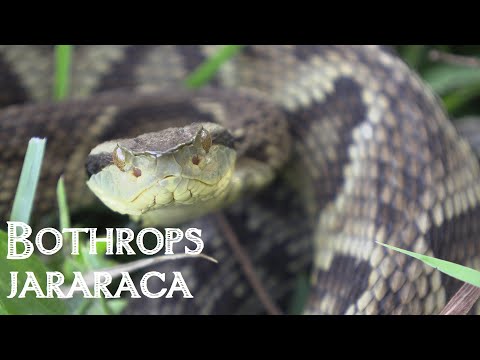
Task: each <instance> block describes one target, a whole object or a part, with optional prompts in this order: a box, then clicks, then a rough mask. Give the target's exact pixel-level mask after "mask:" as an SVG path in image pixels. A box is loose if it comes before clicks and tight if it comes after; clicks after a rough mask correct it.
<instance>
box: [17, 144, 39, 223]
mask: <svg viewBox="0 0 480 360" xmlns="http://www.w3.org/2000/svg"><path fill="white" fill-rule="evenodd" d="M46 142H47V140H46V139H38V138H32V139H30V141H29V143H28V148H27V153H26V154H25V160H24V162H23V167H22V173H21V175H20V180H19V182H18V187H17V192H16V194H15V199H14V200H13V207H12V214H11V216H10V219H11V220H12V221H23V222H24V223H29V222H30V215H31V213H32V207H33V200H34V197H35V191H36V189H37V185H38V179H39V177H40V170H41V167H42V161H43V154H44V152H45V144H46Z"/></svg>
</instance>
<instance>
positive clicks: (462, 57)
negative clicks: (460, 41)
mask: <svg viewBox="0 0 480 360" xmlns="http://www.w3.org/2000/svg"><path fill="white" fill-rule="evenodd" d="M394 48H395V49H396V50H397V52H398V54H399V55H400V56H401V57H402V58H403V59H404V60H405V61H406V62H407V63H408V64H409V65H410V66H411V67H412V68H413V69H414V70H416V71H417V72H418V73H419V74H420V76H421V77H422V78H423V79H424V80H425V81H426V82H427V83H428V84H429V85H430V86H431V87H432V88H433V90H434V91H435V92H436V93H437V94H438V95H439V96H440V97H441V98H442V99H443V101H444V103H445V107H446V109H447V111H448V112H449V113H450V115H451V117H452V118H459V117H464V116H472V115H473V116H480V45H394Z"/></svg>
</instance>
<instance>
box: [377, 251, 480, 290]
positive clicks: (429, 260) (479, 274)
mask: <svg viewBox="0 0 480 360" xmlns="http://www.w3.org/2000/svg"><path fill="white" fill-rule="evenodd" d="M377 244H380V245H382V246H385V247H386V248H389V249H392V250H395V251H398V252H400V253H402V254H405V255H408V256H411V257H413V258H415V259H418V260H420V261H422V262H424V263H425V264H427V265H429V266H431V267H433V268H435V269H438V270H439V271H441V272H443V273H444V274H447V275H449V276H451V277H454V278H455V279H458V280H461V281H463V282H466V283H469V284H472V285H474V286H477V287H480V271H477V270H474V269H470V268H468V267H466V266H462V265H458V264H455V263H452V262H449V261H445V260H440V259H436V258H434V257H431V256H426V255H421V254H417V253H414V252H412V251H407V250H403V249H399V248H397V247H394V246H391V245H387V244H382V243H379V242H378V241H377Z"/></svg>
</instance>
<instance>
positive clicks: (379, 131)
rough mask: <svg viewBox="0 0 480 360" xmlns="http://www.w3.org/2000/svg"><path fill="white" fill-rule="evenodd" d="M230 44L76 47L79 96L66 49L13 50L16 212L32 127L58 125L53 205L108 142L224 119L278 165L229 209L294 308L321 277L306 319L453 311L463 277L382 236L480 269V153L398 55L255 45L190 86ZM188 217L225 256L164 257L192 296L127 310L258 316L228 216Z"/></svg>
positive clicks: (2, 208)
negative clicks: (61, 69)
mask: <svg viewBox="0 0 480 360" xmlns="http://www.w3.org/2000/svg"><path fill="white" fill-rule="evenodd" d="M216 49H217V48H216V47H214V46H132V47H129V46H124V47H123V46H99V47H96V46H85V47H82V46H79V47H76V48H75V62H74V67H73V71H72V74H73V78H72V91H73V93H72V96H73V97H74V98H78V100H72V101H69V102H65V103H61V104H49V103H45V100H47V99H48V98H50V93H49V89H50V88H51V86H50V79H49V76H50V74H51V70H52V68H53V65H52V62H51V50H52V49H51V48H49V47H45V48H43V47H28V46H26V47H20V46H19V47H11V46H6V47H0V79H1V80H2V82H1V83H2V86H3V88H2V90H1V91H0V104H1V105H2V106H6V105H11V104H17V105H13V106H8V107H6V108H5V109H3V110H1V111H0V150H1V152H0V159H1V161H0V171H1V173H2V174H4V176H3V177H2V179H1V191H0V214H1V215H2V218H4V219H6V218H7V216H8V211H9V209H10V206H11V202H12V199H13V194H14V192H15V187H16V183H17V180H18V176H19V172H20V168H21V162H22V160H23V156H24V151H25V148H26V143H27V141H28V139H29V138H30V137H31V136H47V137H48V145H47V155H46V158H45V163H44V167H43V173H42V179H41V184H40V185H39V189H41V191H39V195H38V199H37V203H36V208H35V211H38V213H46V212H49V211H51V210H52V203H53V201H52V199H54V195H55V193H54V191H55V186H54V184H55V183H56V181H57V179H58V177H59V175H60V174H61V173H65V176H66V180H67V188H68V189H70V190H71V191H70V193H69V196H70V202H71V203H72V204H73V205H75V206H76V207H77V208H81V207H86V206H88V205H89V204H91V203H92V202H93V201H94V197H93V196H92V194H91V193H89V191H88V189H87V188H86V186H85V181H86V175H85V172H84V166H83V164H84V162H85V159H86V157H87V155H88V153H89V152H90V150H91V149H92V148H93V147H94V146H96V145H97V144H99V143H102V142H104V141H107V140H111V139H115V138H119V137H134V136H138V135H140V134H142V133H146V132H154V131H159V130H161V129H165V128H169V127H173V126H175V127H178V126H184V125H187V124H190V123H192V122H205V121H207V122H216V123H219V124H220V125H222V126H224V127H225V128H227V129H229V130H230V132H231V133H232V134H233V135H234V137H235V141H236V147H237V151H238V152H239V157H240V159H243V160H242V161H244V160H245V159H246V162H245V163H246V164H249V165H252V164H253V165H257V166H258V165H262V164H268V168H269V169H271V170H272V174H274V179H273V178H272V179H268V181H265V182H264V183H262V184H261V185H258V186H257V185H255V184H257V183H256V182H255V181H254V182H253V184H254V186H250V188H249V187H248V186H247V188H248V189H250V190H252V194H251V196H242V197H241V199H240V200H239V201H237V202H235V203H234V204H233V205H232V206H230V207H229V208H228V209H227V210H226V211H225V213H226V216H227V219H228V220H229V222H230V223H231V225H232V227H233V229H234V230H235V231H236V233H237V235H238V237H239V238H240V240H241V241H242V244H243V246H244V247H245V248H246V249H247V251H248V253H249V254H250V255H251V257H252V261H253V263H254V265H255V267H256V270H257V272H258V274H259V276H260V278H261V280H262V282H263V283H264V285H265V287H266V288H267V291H268V292H269V293H270V294H271V295H272V296H273V297H274V299H276V300H277V301H278V302H279V303H280V304H281V305H282V307H284V308H285V306H286V303H287V301H288V299H289V297H290V296H291V293H292V288H293V287H294V284H295V282H296V279H297V276H298V274H300V273H307V272H309V273H311V292H310V296H309V300H308V304H307V307H306V312H307V313H315V314H353V313H356V314H434V313H438V312H439V311H440V310H441V309H442V308H443V306H444V305H445V304H446V301H447V300H448V298H449V297H450V296H451V295H452V294H453V292H454V291H456V290H457V289H458V287H459V283H458V282H457V281H455V280H452V279H451V278H449V277H447V276H444V275H441V274H440V273H439V272H437V271H434V270H433V269H431V268H428V267H426V266H424V265H422V264H421V263H419V262H418V261H415V260H412V259H409V258H407V257H405V256H403V255H399V254H394V253H392V252H390V251H387V250H385V249H384V248H383V247H381V246H379V245H377V244H375V241H378V242H382V243H388V244H391V245H394V246H398V247H401V248H404V249H407V250H413V251H416V252H421V253H424V254H427V255H432V256H435V257H439V258H442V259H445V260H449V261H454V262H457V263H461V264H463V265H466V266H471V267H473V268H477V269H479V268H480V241H479V240H478V238H479V235H480V228H479V225H477V223H478V221H477V220H476V219H477V218H478V215H480V210H479V209H480V207H479V203H480V177H479V165H478V161H477V159H476V157H475V156H474V154H473V152H472V150H471V149H470V146H469V145H468V144H467V142H466V141H464V140H463V139H462V138H461V137H459V136H458V134H457V132H456V130H455V129H454V127H453V126H452V124H451V123H450V122H449V120H448V119H447V118H446V116H445V114H444V112H443V110H442V107H441V105H440V104H439V101H438V100H437V99H436V97H435V96H434V95H433V94H432V92H431V91H430V90H429V89H428V88H427V87H426V86H425V85H424V84H423V83H422V82H421V80H420V79H419V78H418V77H417V76H416V75H415V74H413V73H412V72H411V71H410V70H409V69H408V68H407V66H406V65H405V64H404V63H403V62H402V61H401V60H400V59H398V58H397V57H396V56H395V55H393V54H391V53H390V51H389V50H388V49H384V48H382V47H377V46H300V45H299V46H249V47H247V48H245V50H244V51H243V52H242V53H241V54H240V55H239V56H237V57H236V58H235V59H233V60H232V61H230V62H229V63H228V64H225V66H223V67H222V68H221V70H220V72H219V74H218V76H217V77H216V78H215V80H214V81H213V82H212V84H211V89H205V90H201V91H199V92H196V93H187V92H185V91H182V90H179V89H178V88H179V84H178V83H179V81H180V80H181V79H183V78H184V77H185V76H186V75H187V74H188V73H189V72H190V71H191V70H193V69H194V68H195V67H196V66H198V65H199V64H200V63H201V62H202V60H204V59H205V58H206V57H207V56H209V55H210V54H212V53H214V52H215V51H216ZM115 89H118V90H115ZM26 102H37V103H38V102H39V104H32V105H23V103H26ZM290 145H291V149H290ZM245 168H246V169H250V170H249V171H250V174H251V176H255V174H256V173H257V171H256V170H255V169H256V168H255V167H250V168H249V167H248V166H246V167H245ZM251 169H254V170H251ZM250 178H251V177H250ZM253 190H255V191H253ZM191 226H196V227H199V228H202V229H204V232H203V236H202V238H203V239H204V241H205V250H204V252H205V253H208V254H209V255H211V256H213V257H215V258H217V259H218V260H219V261H220V264H219V265H214V264H210V263H205V262H201V261H196V260H188V261H182V262H177V263H174V264H168V265H163V266H162V269H163V270H165V271H166V272H168V269H170V270H171V269H174V270H176V271H182V274H183V275H184V277H185V280H186V282H187V283H188V285H189V288H190V290H191V292H192V293H193V294H194V296H195V299H193V300H191V299H181V298H177V299H175V301H173V300H168V299H167V300H152V299H145V298H143V299H138V300H132V301H131V302H130V305H129V307H128V309H127V312H128V313H258V312H261V311H262V307H261V305H260V304H259V301H258V299H257V298H256V296H255V295H253V293H252V290H251V289H250V287H249V285H248V282H247V281H246V279H245V277H244V275H243V274H242V273H241V271H240V270H239V266H238V264H237V263H236V260H235V258H234V257H233V256H232V254H231V251H230V249H229V247H228V246H227V245H226V243H225V241H224V234H223V233H222V230H221V228H220V227H219V226H218V224H217V223H216V221H215V218H213V217H211V216H204V217H202V218H199V219H197V220H194V221H193V222H192V223H189V224H188V227H191ZM479 311H480V308H478V307H477V309H476V312H477V313H478V312H479Z"/></svg>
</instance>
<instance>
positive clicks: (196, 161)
mask: <svg viewBox="0 0 480 360" xmlns="http://www.w3.org/2000/svg"><path fill="white" fill-rule="evenodd" d="M192 164H193V165H198V164H200V157H199V156H198V155H193V156H192Z"/></svg>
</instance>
